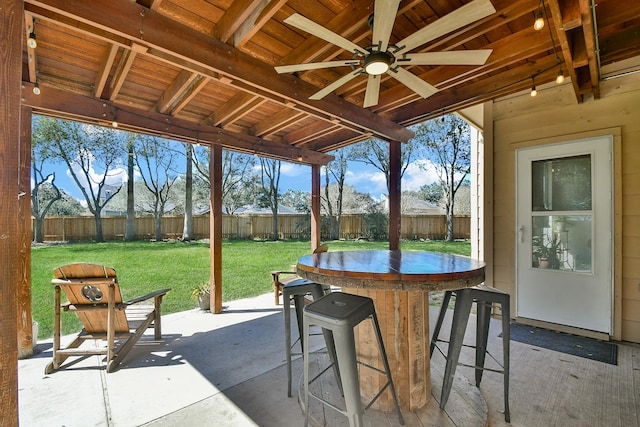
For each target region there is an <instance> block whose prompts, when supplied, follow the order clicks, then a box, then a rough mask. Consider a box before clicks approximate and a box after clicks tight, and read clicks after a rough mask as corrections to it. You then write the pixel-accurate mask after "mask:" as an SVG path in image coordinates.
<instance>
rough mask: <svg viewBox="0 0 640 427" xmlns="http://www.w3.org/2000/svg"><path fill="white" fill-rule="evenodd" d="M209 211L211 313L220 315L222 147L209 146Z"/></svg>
mask: <svg viewBox="0 0 640 427" xmlns="http://www.w3.org/2000/svg"><path fill="white" fill-rule="evenodd" d="M209 177H210V182H211V210H210V212H209V221H210V227H209V252H210V258H211V273H210V279H209V283H210V287H211V312H212V313H214V314H218V313H222V147H221V146H220V145H212V146H211V155H210V156H209Z"/></svg>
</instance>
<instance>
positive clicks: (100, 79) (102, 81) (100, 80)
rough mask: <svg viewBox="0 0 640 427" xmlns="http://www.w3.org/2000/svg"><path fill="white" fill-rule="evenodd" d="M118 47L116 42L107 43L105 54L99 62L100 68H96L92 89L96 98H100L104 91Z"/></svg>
mask: <svg viewBox="0 0 640 427" xmlns="http://www.w3.org/2000/svg"><path fill="white" fill-rule="evenodd" d="M118 49H119V47H118V45H117V44H111V45H109V49H107V52H106V54H105V55H104V57H103V58H102V63H101V64H100V69H99V70H98V74H97V76H96V83H95V86H94V90H93V94H94V96H95V97H96V98H102V93H103V92H104V88H105V86H106V85H107V79H108V78H109V72H110V71H111V67H113V63H114V61H115V60H116V55H117V54H118Z"/></svg>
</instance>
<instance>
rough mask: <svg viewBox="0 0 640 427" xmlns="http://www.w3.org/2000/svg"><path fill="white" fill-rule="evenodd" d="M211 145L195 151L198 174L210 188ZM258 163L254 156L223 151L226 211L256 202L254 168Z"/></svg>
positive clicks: (223, 200) (223, 189) (234, 210)
mask: <svg viewBox="0 0 640 427" xmlns="http://www.w3.org/2000/svg"><path fill="white" fill-rule="evenodd" d="M209 153H210V149H209V147H200V148H198V149H196V150H195V152H194V156H193V159H194V165H195V167H196V170H197V171H198V174H199V175H200V176H201V177H202V179H204V180H205V181H206V182H207V184H208V185H209V188H211V181H210V178H209V155H210V154H209ZM255 164H256V161H255V158H254V157H253V156H250V155H247V154H242V153H237V152H234V151H229V150H223V151H222V204H223V205H224V207H225V208H226V213H230V214H232V213H235V212H236V210H237V209H238V208H239V207H241V206H244V205H247V204H251V203H255V199H256V197H257V187H258V182H257V178H258V177H257V175H256V174H255V173H254V171H253V168H254V166H255Z"/></svg>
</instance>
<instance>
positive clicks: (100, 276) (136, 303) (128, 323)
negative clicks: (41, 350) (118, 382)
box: [45, 263, 169, 374]
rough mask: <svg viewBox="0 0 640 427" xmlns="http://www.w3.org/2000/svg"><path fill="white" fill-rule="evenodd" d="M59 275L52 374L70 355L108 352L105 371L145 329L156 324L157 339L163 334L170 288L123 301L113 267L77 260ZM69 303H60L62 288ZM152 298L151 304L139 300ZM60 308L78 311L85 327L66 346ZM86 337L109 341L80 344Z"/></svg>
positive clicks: (57, 271)
mask: <svg viewBox="0 0 640 427" xmlns="http://www.w3.org/2000/svg"><path fill="white" fill-rule="evenodd" d="M53 274H54V276H55V279H53V280H52V281H51V283H52V284H53V285H54V286H55V322H54V333H53V361H52V362H51V363H49V364H48V365H47V367H46V368H45V373H46V374H50V373H52V372H53V371H55V370H57V369H60V368H61V365H62V363H63V362H64V361H65V360H66V359H67V358H68V357H69V356H86V355H101V354H104V355H106V360H107V372H113V371H114V370H115V369H116V368H117V367H118V365H119V364H120V363H121V362H122V359H124V357H125V356H126V355H127V353H128V352H129V351H130V350H131V348H133V346H134V345H135V344H136V342H137V341H138V339H139V338H140V337H141V336H142V334H143V333H144V331H145V330H146V329H148V328H151V327H153V328H154V329H155V339H156V340H159V339H161V338H162V334H161V324H160V304H161V303H162V297H164V295H166V293H167V292H169V289H162V290H159V291H155V292H152V293H150V294H148V295H144V296H142V297H138V298H134V299H132V300H129V301H122V295H121V294H120V287H119V285H118V279H117V278H116V272H115V270H114V269H113V268H111V267H105V266H102V265H97V264H89V263H75V264H68V265H64V266H62V267H58V268H56V269H55V270H54V272H53ZM61 289H62V290H64V292H65V294H66V296H67V299H68V302H66V303H63V304H61V301H60V290H61ZM150 300H153V305H151V304H140V303H142V302H144V301H150ZM61 309H62V310H64V311H72V312H75V313H76V314H77V315H78V317H79V318H80V321H81V322H82V324H83V326H84V328H83V329H82V331H80V333H79V334H78V336H77V337H76V338H75V339H74V340H73V341H72V342H71V343H70V344H69V345H68V346H67V347H66V348H60V331H61V318H60V313H61ZM85 340H105V341H106V342H107V347H106V348H80V347H81V345H82V343H83V342H84V341H85Z"/></svg>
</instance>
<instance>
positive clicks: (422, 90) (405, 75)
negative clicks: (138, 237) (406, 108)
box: [387, 67, 438, 98]
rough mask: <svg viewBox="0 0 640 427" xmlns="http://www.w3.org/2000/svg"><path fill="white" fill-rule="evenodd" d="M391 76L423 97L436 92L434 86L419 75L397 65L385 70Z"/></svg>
mask: <svg viewBox="0 0 640 427" xmlns="http://www.w3.org/2000/svg"><path fill="white" fill-rule="evenodd" d="M387 74H389V75H390V76H391V77H393V78H394V79H396V80H397V81H399V82H400V83H402V84H403V85H405V86H406V87H408V88H409V89H411V90H412V91H414V92H415V93H417V94H418V95H420V96H421V97H423V98H428V97H430V96H431V95H433V94H434V93H436V92H438V89H436V88H435V87H434V86H432V85H430V84H429V83H427V82H425V81H424V80H422V79H421V78H420V77H418V76H416V75H415V74H413V73H410V72H409V71H407V70H405V69H404V68H400V67H398V68H397V69H394V70H389V71H387Z"/></svg>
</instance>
